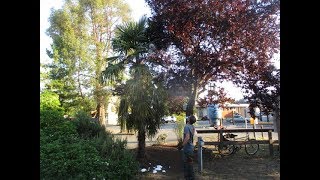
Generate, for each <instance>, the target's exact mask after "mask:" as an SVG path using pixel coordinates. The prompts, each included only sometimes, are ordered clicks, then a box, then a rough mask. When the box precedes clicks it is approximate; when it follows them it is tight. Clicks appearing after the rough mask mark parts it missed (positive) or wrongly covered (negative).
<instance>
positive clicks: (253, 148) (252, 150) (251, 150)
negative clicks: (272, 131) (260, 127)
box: [244, 139, 259, 155]
mask: <svg viewBox="0 0 320 180" xmlns="http://www.w3.org/2000/svg"><path fill="white" fill-rule="evenodd" d="M249 141H250V142H254V141H256V140H255V139H249ZM244 149H245V151H246V153H247V154H248V155H254V154H256V153H257V152H258V150H259V144H257V143H256V144H255V143H254V144H245V145H244Z"/></svg>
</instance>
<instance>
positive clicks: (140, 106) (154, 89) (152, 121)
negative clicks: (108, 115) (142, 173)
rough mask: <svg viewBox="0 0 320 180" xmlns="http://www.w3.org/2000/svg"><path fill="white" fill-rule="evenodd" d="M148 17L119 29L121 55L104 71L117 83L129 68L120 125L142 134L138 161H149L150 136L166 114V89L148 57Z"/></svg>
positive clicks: (115, 44)
mask: <svg viewBox="0 0 320 180" xmlns="http://www.w3.org/2000/svg"><path fill="white" fill-rule="evenodd" d="M146 23H147V21H146V18H145V17H143V18H141V19H140V20H139V22H129V23H126V24H124V25H120V26H118V27H117V31H116V36H115V38H114V39H113V48H114V50H115V51H117V52H119V56H117V57H114V58H113V59H114V63H113V64H110V65H109V66H108V68H107V69H106V71H104V78H105V79H106V80H108V79H113V80H116V77H118V73H120V72H122V71H124V70H125V68H126V67H128V68H129V73H130V77H131V78H130V79H129V80H127V81H126V82H125V84H123V85H121V86H119V88H120V89H121V90H120V91H119V90H118V91H117V92H118V93H119V95H121V101H120V107H119V113H118V116H119V122H120V125H121V128H122V129H124V128H125V127H126V128H127V129H129V130H131V129H133V130H136V131H138V137H137V138H138V142H139V144H138V153H137V158H138V159H144V158H145V139H146V135H148V136H154V135H155V134H156V133H157V130H158V128H159V125H160V120H161V117H162V116H163V115H164V112H165V95H166V93H165V90H164V88H163V85H162V83H161V81H158V80H157V79H155V78H154V76H153V74H152V71H151V70H150V67H149V66H148V65H149V64H151V63H152V60H151V59H150V58H148V51H149V45H150V43H149V41H148V38H147V37H146V34H145V32H146Z"/></svg>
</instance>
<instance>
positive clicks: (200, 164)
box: [198, 136, 203, 172]
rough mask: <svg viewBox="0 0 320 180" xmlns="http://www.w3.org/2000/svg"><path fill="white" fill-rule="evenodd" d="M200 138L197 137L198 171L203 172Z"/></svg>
mask: <svg viewBox="0 0 320 180" xmlns="http://www.w3.org/2000/svg"><path fill="white" fill-rule="evenodd" d="M202 142H203V141H202V137H201V136H199V137H198V166H199V167H198V170H199V172H202V170H203V162H202Z"/></svg>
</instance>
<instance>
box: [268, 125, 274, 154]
mask: <svg viewBox="0 0 320 180" xmlns="http://www.w3.org/2000/svg"><path fill="white" fill-rule="evenodd" d="M268 138H269V151H270V155H271V156H273V144H272V131H271V130H269V131H268Z"/></svg>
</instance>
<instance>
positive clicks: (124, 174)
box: [40, 109, 138, 179]
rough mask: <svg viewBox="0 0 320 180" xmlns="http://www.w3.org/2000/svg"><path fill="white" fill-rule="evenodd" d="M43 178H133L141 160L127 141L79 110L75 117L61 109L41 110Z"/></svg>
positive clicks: (41, 166)
mask: <svg viewBox="0 0 320 180" xmlns="http://www.w3.org/2000/svg"><path fill="white" fill-rule="evenodd" d="M40 119H41V126H40V178H41V179H92V178H96V179H103V178H105V179H119V178H120V179H133V178H134V177H135V175H136V174H137V172H138V163H137V161H136V160H135V159H134V157H133V154H132V153H130V152H129V151H128V150H127V149H126V143H127V142H126V141H121V140H118V139H114V137H113V136H112V135H111V134H110V133H109V132H106V130H105V128H104V127H101V126H100V125H99V124H97V123H93V122H92V121H91V119H90V117H88V116H87V115H85V114H84V113H79V114H78V115H77V116H76V119H75V120H74V121H70V120H66V119H64V118H63V116H62V114H61V112H60V111H56V110H54V109H43V110H41V115H40Z"/></svg>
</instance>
